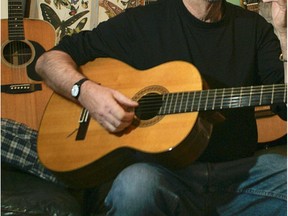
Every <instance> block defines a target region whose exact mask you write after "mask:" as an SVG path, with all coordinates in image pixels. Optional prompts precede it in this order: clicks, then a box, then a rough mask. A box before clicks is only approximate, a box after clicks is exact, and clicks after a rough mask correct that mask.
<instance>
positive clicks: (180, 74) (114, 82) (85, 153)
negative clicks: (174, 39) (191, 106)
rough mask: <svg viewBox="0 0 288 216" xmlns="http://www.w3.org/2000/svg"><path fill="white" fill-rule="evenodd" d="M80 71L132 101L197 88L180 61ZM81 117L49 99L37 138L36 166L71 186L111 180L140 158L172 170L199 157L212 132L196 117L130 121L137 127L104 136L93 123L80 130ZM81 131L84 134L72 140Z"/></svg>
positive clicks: (69, 105) (104, 62)
mask: <svg viewBox="0 0 288 216" xmlns="http://www.w3.org/2000/svg"><path fill="white" fill-rule="evenodd" d="M81 69H82V71H83V73H84V74H85V75H86V76H87V77H88V78H89V79H91V80H93V81H95V82H97V83H100V84H102V85H103V86H108V87H110V88H113V89H117V90H119V91H120V92H122V93H123V94H124V95H126V96H128V97H130V98H133V99H134V100H137V101H138V99H139V98H141V97H143V96H145V95H147V94H151V93H152V94H153V93H159V92H160V93H162V92H163V91H168V92H177V91H190V90H201V88H202V81H201V77H200V75H199V73H198V71H197V70H196V68H195V67H194V66H193V65H191V64H188V63H184V62H173V63H166V64H162V65H160V66H157V67H154V68H151V69H148V70H145V71H139V70H136V69H134V68H132V67H130V66H128V65H126V64H124V63H122V62H120V61H117V60H113V59H109V58H104V59H97V60H95V61H93V62H90V63H88V64H86V65H84V66H83V67H82V68H81ZM164 86H165V88H164ZM81 113H82V114H83V108H82V107H80V106H79V105H77V104H75V103H73V102H71V101H69V100H67V99H65V98H63V97H61V96H59V95H57V94H53V96H52V97H51V99H50V101H49V104H48V106H47V109H46V111H45V113H44V116H43V120H42V122H41V127H40V130H39V136H38V154H39V158H40V161H41V162H42V163H43V164H44V165H45V166H46V167H47V168H48V169H50V170H52V171H54V172H55V173H56V174H58V176H59V177H62V179H63V180H65V181H66V182H68V183H70V184H72V185H74V186H76V187H91V186H96V185H99V184H101V183H103V182H105V181H108V180H111V178H113V177H115V175H117V173H119V172H120V171H121V170H122V169H123V168H125V167H126V166H127V165H129V164H131V163H134V162H136V161H138V159H140V158H141V159H140V160H141V161H142V159H143V158H145V159H144V160H147V161H157V162H160V163H162V164H164V165H167V166H169V167H171V168H176V166H185V165H187V164H189V163H191V162H192V161H194V160H195V159H196V158H197V157H198V156H199V155H200V154H201V153H202V151H203V150H204V149H205V147H206V145H207V143H208V140H209V136H210V133H211V131H212V128H211V124H209V123H208V122H206V120H205V119H204V118H201V115H200V114H199V113H198V112H190V113H181V114H177V115H166V116H154V117H151V116H150V118H145V119H140V120H139V119H138V120H136V119H135V122H136V123H135V124H133V125H132V126H131V127H130V128H128V129H127V130H125V131H124V132H123V133H121V134H110V133H108V132H107V131H106V130H105V129H103V128H102V127H101V126H100V125H99V124H98V123H97V122H96V121H94V120H93V119H91V120H90V121H89V120H88V121H87V122H86V125H85V124H84V127H82V126H83V125H82V126H80V124H79V119H81V118H80V116H82V117H83V115H82V114H81ZM81 127H82V128H81ZM85 127H86V128H85ZM80 128H81V129H80ZM85 130H87V131H86V132H85ZM81 131H82V132H83V131H84V133H83V134H82V135H81V136H80V137H81V138H80V139H78V140H77V136H79V133H80V132H81ZM136 155H137V157H136ZM176 161H177V163H176ZM176 164H177V165H176Z"/></svg>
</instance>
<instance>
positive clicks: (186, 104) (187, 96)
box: [185, 92, 190, 112]
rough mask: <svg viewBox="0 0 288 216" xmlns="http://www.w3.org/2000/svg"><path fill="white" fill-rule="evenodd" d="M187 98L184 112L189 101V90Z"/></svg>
mask: <svg viewBox="0 0 288 216" xmlns="http://www.w3.org/2000/svg"><path fill="white" fill-rule="evenodd" d="M186 94H187V98H186V104H185V112H187V108H188V101H189V96H190V92H187V93H186Z"/></svg>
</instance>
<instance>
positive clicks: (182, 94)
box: [179, 92, 185, 112]
mask: <svg viewBox="0 0 288 216" xmlns="http://www.w3.org/2000/svg"><path fill="white" fill-rule="evenodd" d="M184 94H185V93H184V92H182V93H181V100H180V107H179V112H183V111H182V103H183V97H184Z"/></svg>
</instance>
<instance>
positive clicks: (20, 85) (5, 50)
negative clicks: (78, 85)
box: [1, 19, 55, 130]
mask: <svg viewBox="0 0 288 216" xmlns="http://www.w3.org/2000/svg"><path fill="white" fill-rule="evenodd" d="M1 27H2V29H1V50H2V52H1V98H2V102H1V108H2V112H1V117H2V118H9V119H12V120H15V121H17V122H21V123H24V124H26V125H27V126H29V127H31V128H32V129H35V130H38V129H39V125H40V121H41V118H42V115H43V112H44V109H45V107H46V105H47V103H48V101H49V98H50V97H51V95H52V90H51V89H50V88H48V87H47V86H46V85H45V84H44V83H43V82H42V80H41V78H40V77H39V76H38V75H37V74H36V72H35V63H36V61H37V59H38V57H39V56H40V55H41V54H42V53H44V52H45V51H46V50H48V49H50V48H52V47H53V46H54V45H55V30H54V28H53V27H52V25H50V24H49V23H48V22H46V21H42V20H32V19H24V20H23V27H24V32H25V39H24V40H19V41H17V40H9V35H8V32H9V31H8V19H7V20H5V19H3V20H1Z"/></svg>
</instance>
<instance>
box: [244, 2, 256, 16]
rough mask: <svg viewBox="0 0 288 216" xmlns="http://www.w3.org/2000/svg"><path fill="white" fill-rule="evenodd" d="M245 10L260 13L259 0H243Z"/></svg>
mask: <svg viewBox="0 0 288 216" xmlns="http://www.w3.org/2000/svg"><path fill="white" fill-rule="evenodd" d="M243 5H244V8H245V9H247V10H250V11H254V12H256V13H259V0H243Z"/></svg>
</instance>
